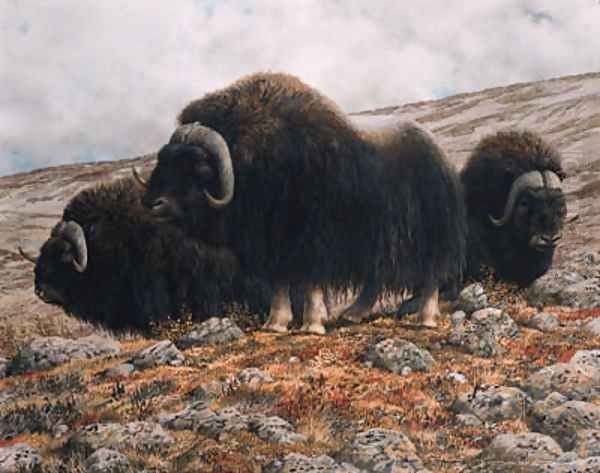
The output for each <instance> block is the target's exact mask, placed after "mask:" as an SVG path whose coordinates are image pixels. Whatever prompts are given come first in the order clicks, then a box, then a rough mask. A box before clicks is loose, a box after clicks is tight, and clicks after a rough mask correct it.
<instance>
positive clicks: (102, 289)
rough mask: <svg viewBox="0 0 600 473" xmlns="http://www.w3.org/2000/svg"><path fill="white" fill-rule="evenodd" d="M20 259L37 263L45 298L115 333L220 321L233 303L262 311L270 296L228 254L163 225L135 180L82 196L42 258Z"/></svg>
mask: <svg viewBox="0 0 600 473" xmlns="http://www.w3.org/2000/svg"><path fill="white" fill-rule="evenodd" d="M21 254H22V255H23V256H24V257H26V258H27V259H29V260H31V261H32V262H34V263H35V264H36V266H35V292H36V294H37V295H38V296H39V297H40V298H41V299H42V300H44V301H45V302H48V303H51V304H57V305H60V306H61V307H62V308H63V309H64V310H65V311H66V312H67V313H69V314H71V315H73V316H75V317H77V318H79V319H83V320H86V321H89V322H92V323H94V324H97V325H101V326H104V327H106V328H109V329H112V330H117V331H119V330H123V329H134V330H141V331H147V330H148V329H149V327H150V326H151V323H152V322H156V321H160V320H164V319H166V318H167V317H178V316H180V315H181V314H182V313H183V311H190V312H191V313H192V316H193V317H194V318H196V319H198V318H205V317H207V316H211V315H221V314H222V311H223V310H225V309H226V308H227V305H228V304H229V303H231V302H238V303H243V304H246V305H247V306H248V308H249V309H250V310H253V311H264V310H265V309H267V308H268V307H269V306H268V303H269V302H270V298H271V291H270V290H269V289H268V288H267V286H266V285H265V284H263V283H261V282H259V281H257V280H254V279H252V278H245V277H243V276H242V275H241V273H240V272H239V271H238V267H239V265H238V262H237V258H236V257H235V256H234V255H233V254H232V253H231V252H230V251H229V250H228V249H227V248H225V247H219V248H217V247H212V246H210V245H209V244H204V243H202V242H200V241H198V240H195V239H190V238H186V236H185V235H184V234H183V233H182V232H181V230H180V229H178V228H176V227H173V226H170V225H158V224H157V223H156V222H155V221H154V219H152V218H150V215H149V213H148V211H147V210H146V209H144V207H143V206H142V205H141V191H140V189H139V186H137V185H136V183H135V181H134V180H133V179H122V180H118V181H115V182H112V183H107V184H99V185H96V186H94V187H91V188H88V189H85V190H83V191H81V192H79V193H78V194H77V195H76V196H75V197H74V198H73V199H72V200H71V201H70V202H69V203H68V205H67V206H66V207H65V209H64V212H63V216H62V220H61V221H60V222H59V223H57V224H56V226H55V227H54V228H53V229H52V232H51V235H50V237H49V239H48V240H47V241H46V242H45V243H44V245H43V246H42V248H41V252H40V255H39V257H31V256H28V255H27V254H25V253H24V252H22V250H21ZM198 275H201V277H197V276H198Z"/></svg>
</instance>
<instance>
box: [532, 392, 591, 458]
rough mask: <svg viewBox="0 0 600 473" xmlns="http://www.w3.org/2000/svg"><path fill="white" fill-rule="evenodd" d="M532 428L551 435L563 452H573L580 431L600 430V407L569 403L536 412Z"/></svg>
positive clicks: (575, 402) (584, 403)
mask: <svg viewBox="0 0 600 473" xmlns="http://www.w3.org/2000/svg"><path fill="white" fill-rule="evenodd" d="M531 428H532V430H534V431H536V432H541V433H543V434H546V435H550V436H551V437H552V438H554V439H555V440H556V441H557V442H558V443H559V444H560V446H561V447H562V448H563V450H567V451H568V450H572V449H573V448H574V447H575V443H576V439H577V431H578V430H584V429H591V430H598V429H600V406H597V405H595V404H591V403H589V402H583V401H568V402H566V403H564V404H561V405H560V406H558V407H554V408H552V409H548V410H546V411H536V412H534V413H533V414H532V417H531Z"/></svg>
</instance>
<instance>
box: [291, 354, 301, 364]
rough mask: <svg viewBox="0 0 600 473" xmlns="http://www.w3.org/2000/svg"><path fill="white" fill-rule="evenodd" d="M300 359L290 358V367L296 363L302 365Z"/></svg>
mask: <svg viewBox="0 0 600 473" xmlns="http://www.w3.org/2000/svg"><path fill="white" fill-rule="evenodd" d="M300 361H301V360H300V358H298V357H297V356H290V359H289V360H288V363H289V364H290V365H294V364H296V363H300Z"/></svg>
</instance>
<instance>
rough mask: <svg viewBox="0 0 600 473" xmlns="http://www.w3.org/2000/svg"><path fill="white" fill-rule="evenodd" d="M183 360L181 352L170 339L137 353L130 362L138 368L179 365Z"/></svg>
mask: <svg viewBox="0 0 600 473" xmlns="http://www.w3.org/2000/svg"><path fill="white" fill-rule="evenodd" d="M184 361H185V357H184V356H183V353H181V352H180V351H179V350H178V349H177V347H176V346H175V345H174V344H173V342H172V341H170V340H163V341H161V342H158V343H157V344H155V345H152V346H151V347H148V348H145V349H143V350H142V351H140V352H139V353H137V354H136V355H135V356H134V357H133V358H132V359H131V360H130V363H131V364H132V365H133V366H135V368H136V369H138V370H144V369H147V368H155V367H157V366H181V365H182V364H183V362H184Z"/></svg>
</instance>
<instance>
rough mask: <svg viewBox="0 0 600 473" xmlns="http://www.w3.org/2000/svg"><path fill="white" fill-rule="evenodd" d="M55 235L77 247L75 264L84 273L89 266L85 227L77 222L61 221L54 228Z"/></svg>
mask: <svg viewBox="0 0 600 473" xmlns="http://www.w3.org/2000/svg"><path fill="white" fill-rule="evenodd" d="M52 236H53V237H60V238H64V239H65V240H66V241H68V242H69V243H71V244H72V245H73V246H74V247H75V258H73V266H74V267H75V270H76V271H77V272H79V273H83V272H84V271H85V269H86V268H87V260H88V254H87V244H86V242H85V234H84V233H83V229H82V228H81V226H80V225H79V224H78V223H76V222H72V221H69V222H60V223H59V224H58V225H57V226H56V227H54V229H53V230H52Z"/></svg>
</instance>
